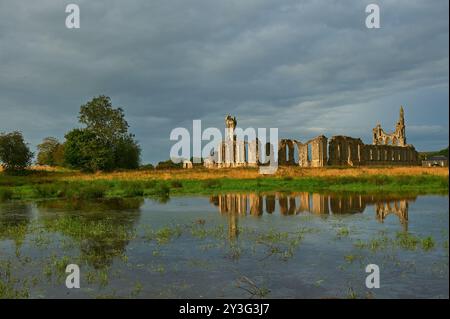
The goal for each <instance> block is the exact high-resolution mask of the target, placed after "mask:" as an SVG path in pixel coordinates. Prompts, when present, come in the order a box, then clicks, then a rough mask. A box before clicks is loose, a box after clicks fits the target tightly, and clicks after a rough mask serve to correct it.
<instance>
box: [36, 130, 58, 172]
mask: <svg viewBox="0 0 450 319" xmlns="http://www.w3.org/2000/svg"><path fill="white" fill-rule="evenodd" d="M37 149H38V155H37V163H38V164H39V165H50V166H55V165H58V166H61V165H63V159H64V158H63V157H64V146H63V145H62V144H61V143H60V142H59V141H58V140H57V139H56V138H54V137H46V138H44V140H43V141H42V143H41V144H39V145H38V146H37Z"/></svg>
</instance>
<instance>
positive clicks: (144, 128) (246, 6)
mask: <svg viewBox="0 0 450 319" xmlns="http://www.w3.org/2000/svg"><path fill="white" fill-rule="evenodd" d="M74 2H76V3H78V4H79V5H80V9H81V29H79V30H67V29H66V28H65V27H64V20H65V17H66V14H65V13H64V7H65V4H66V2H65V1H61V0H58V1H54V0H45V1H39V2H36V1H31V0H29V1H25V0H15V1H13V0H0V62H1V63H0V108H1V110H2V116H1V117H0V130H12V129H21V130H23V131H24V133H25V135H26V137H27V139H28V140H30V142H31V143H32V144H33V145H35V144H36V143H37V142H39V140H40V139H42V138H43V137H45V136H47V135H55V136H58V137H60V138H62V137H63V135H64V133H65V132H66V131H67V130H68V129H69V128H70V127H73V126H75V125H77V124H76V116H77V113H78V109H79V106H80V105H81V104H83V103H85V102H86V101H88V100H89V99H90V98H92V97H93V96H95V95H98V94H107V95H109V96H111V98H112V100H113V103H114V104H115V105H117V106H122V107H123V108H124V109H125V111H126V114H127V117H128V119H129V122H130V124H131V126H132V127H131V129H132V131H133V132H134V133H135V134H136V137H137V138H138V139H139V141H140V142H141V143H142V146H143V148H144V154H143V155H144V160H145V161H157V160H163V159H166V158H168V154H169V149H170V146H171V142H170V141H169V134H170V130H171V129H172V128H174V127H177V126H180V125H184V126H187V127H188V128H189V127H190V126H191V125H192V120H193V119H202V120H203V121H204V123H203V124H204V125H203V126H204V127H207V126H217V127H219V128H222V127H223V118H224V116H225V114H226V113H233V114H235V115H236V116H237V117H238V122H239V125H242V126H244V127H247V126H254V127H274V126H276V127H279V128H280V136H285V137H287V136H289V137H293V138H296V139H300V140H306V139H308V138H311V137H313V136H314V135H317V134H320V133H321V130H323V131H322V133H324V134H326V135H329V136H330V135H333V134H348V135H352V136H361V137H363V138H364V139H365V140H366V141H368V139H370V132H371V128H372V127H373V126H374V125H375V124H376V122H378V121H381V122H382V124H383V126H386V129H390V127H391V126H392V125H394V123H395V121H396V119H397V115H398V108H399V106H400V104H405V105H406V116H407V125H409V124H411V125H410V126H407V134H408V133H409V136H408V138H409V142H410V143H413V144H415V145H416V146H417V147H418V148H419V149H423V150H426V149H435V148H441V147H445V146H447V145H448V119H447V117H448V97H447V96H448V66H449V64H448V44H449V43H448V2H447V1H446V0H437V1H433V2H432V3H431V2H426V1H421V0H414V1H406V0H402V1H400V0H399V1H379V2H378V3H379V5H380V8H381V29H379V30H368V29H366V28H365V25H364V20H365V17H366V14H365V12H364V8H365V6H366V4H368V3H370V1H357V0H354V1H298V0H281V1H280V0H278V1H275V0H273V1H269V0H244V1H242V0H239V1H238V0H227V1H224V0H214V1H212V0H192V1H185V0H170V1H143V0H141V1H138V0H131V1H126V2H125V1H119V0H114V1H95V2H94V1H87V0H83V1H81V0H79V1H74ZM414 92H415V93H414ZM419 93H420V94H419ZM412 95H414V98H412V97H411V96H412ZM419 102H420V104H419ZM442 114H447V117H443V116H442ZM425 120H426V121H425ZM424 121H425V122H424ZM425 128H427V129H425ZM430 128H435V129H430ZM438 128H439V129H438Z"/></svg>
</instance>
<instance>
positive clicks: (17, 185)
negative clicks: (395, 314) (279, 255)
mask: <svg viewBox="0 0 450 319" xmlns="http://www.w3.org/2000/svg"><path fill="white" fill-rule="evenodd" d="M273 191H278V192H302V191H307V192H335V193H339V192H346V193H360V194H361V193H371V194H374V193H379V194H387V193H396V194H401V193H403V194H406V193H408V194H415V195H419V194H446V193H448V179H447V177H443V176H435V175H426V174H423V175H414V176H387V175H370V176H363V177H349V176H341V177H339V176H337V177H331V178H330V177H296V178H292V177H289V178H285V177H284V178H283V177H282V178H280V177H258V178H254V179H236V178H220V179H207V180H193V179H174V180H115V179H111V180H106V179H105V180H102V179H98V180H92V181H61V180H58V179H56V178H53V179H52V178H51V175H45V174H44V175H42V174H40V173H39V174H37V175H31V176H10V175H5V174H4V173H0V201H7V200H11V199H46V198H63V199H98V198H104V197H105V198H111V197H157V198H160V199H161V200H163V201H164V200H167V199H168V197H169V195H213V194H219V193H224V192H273Z"/></svg>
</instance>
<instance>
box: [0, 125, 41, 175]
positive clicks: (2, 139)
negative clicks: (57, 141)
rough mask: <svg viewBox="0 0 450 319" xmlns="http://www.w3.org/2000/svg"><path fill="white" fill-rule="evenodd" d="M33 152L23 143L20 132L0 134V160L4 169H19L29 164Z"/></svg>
mask: <svg viewBox="0 0 450 319" xmlns="http://www.w3.org/2000/svg"><path fill="white" fill-rule="evenodd" d="M32 159H33V153H32V152H31V151H30V149H29V148H28V146H27V144H26V143H25V141H24V139H23V136H22V133H21V132H18V131H14V132H12V133H8V134H5V133H1V134H0V162H1V163H2V166H3V168H4V169H5V170H8V171H9V170H13V171H14V170H21V169H25V168H26V167H27V166H29V165H30V164H31V160H32Z"/></svg>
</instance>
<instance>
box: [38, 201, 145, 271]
mask: <svg viewBox="0 0 450 319" xmlns="http://www.w3.org/2000/svg"><path fill="white" fill-rule="evenodd" d="M143 203H144V200H143V199H142V198H127V199H122V198H114V199H106V200H98V201H62V200H57V201H44V202H40V203H38V205H37V207H38V210H39V214H40V218H39V220H40V222H41V223H42V225H43V226H44V227H45V229H46V230H47V231H49V232H59V233H61V234H63V235H65V236H68V237H70V238H71V239H72V240H74V242H76V243H78V244H79V245H80V251H81V256H80V257H81V260H83V261H85V262H86V263H88V264H89V265H91V266H93V267H94V268H103V267H107V266H109V265H111V263H112V261H113V259H114V257H117V256H120V255H122V254H123V253H124V251H125V248H126V246H127V245H128V243H129V241H130V240H131V239H132V238H133V236H134V227H135V224H136V223H137V221H138V219H139V217H140V207H141V205H142V204H143Z"/></svg>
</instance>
